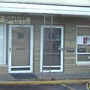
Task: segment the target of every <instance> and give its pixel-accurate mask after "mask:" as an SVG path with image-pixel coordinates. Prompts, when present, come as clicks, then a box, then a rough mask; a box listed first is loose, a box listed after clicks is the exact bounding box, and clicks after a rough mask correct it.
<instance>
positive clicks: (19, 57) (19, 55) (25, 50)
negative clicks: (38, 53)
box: [12, 27, 30, 66]
mask: <svg viewBox="0 0 90 90" xmlns="http://www.w3.org/2000/svg"><path fill="white" fill-rule="evenodd" d="M28 65H30V28H29V27H16V28H12V66H28Z"/></svg>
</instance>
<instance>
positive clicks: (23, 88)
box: [0, 84, 87, 90]
mask: <svg viewBox="0 0 90 90" xmlns="http://www.w3.org/2000/svg"><path fill="white" fill-rule="evenodd" d="M0 90H87V89H86V85H85V84H68V85H66V84H57V85H55V84H54V85H8V86H5V85H4V86H0Z"/></svg>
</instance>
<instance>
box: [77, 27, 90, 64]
mask: <svg viewBox="0 0 90 90" xmlns="http://www.w3.org/2000/svg"><path fill="white" fill-rule="evenodd" d="M78 27H87V28H90V26H87V25H77V26H76V64H77V65H90V61H78V54H79V55H80V54H84V55H85V54H86V55H87V54H90V53H85V52H83V53H79V52H78V50H77V47H78V44H77V41H78V40H77V37H78V36H84V35H77V31H78ZM85 36H86V35H85ZM87 36H88V35H87ZM82 45H83V44H82Z"/></svg>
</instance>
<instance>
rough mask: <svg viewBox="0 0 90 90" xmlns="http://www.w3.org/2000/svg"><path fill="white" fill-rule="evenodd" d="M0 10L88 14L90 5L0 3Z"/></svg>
mask: <svg viewBox="0 0 90 90" xmlns="http://www.w3.org/2000/svg"><path fill="white" fill-rule="evenodd" d="M0 12H2V13H7V12H8V13H34V14H61V15H85V16H86V15H88V16H90V7H81V6H80V7H78V6H55V5H39V4H21V3H0Z"/></svg>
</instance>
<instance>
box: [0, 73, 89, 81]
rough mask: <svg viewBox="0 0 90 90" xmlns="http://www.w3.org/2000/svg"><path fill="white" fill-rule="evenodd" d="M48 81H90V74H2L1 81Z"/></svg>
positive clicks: (0, 75)
mask: <svg viewBox="0 0 90 90" xmlns="http://www.w3.org/2000/svg"><path fill="white" fill-rule="evenodd" d="M40 78H44V79H48V78H52V79H55V80H69V79H72V80H74V79H86V80H88V79H90V73H43V74H42V73H35V74H26V73H24V74H23V73H21V74H0V81H15V80H18V81H21V80H36V79H40Z"/></svg>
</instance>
